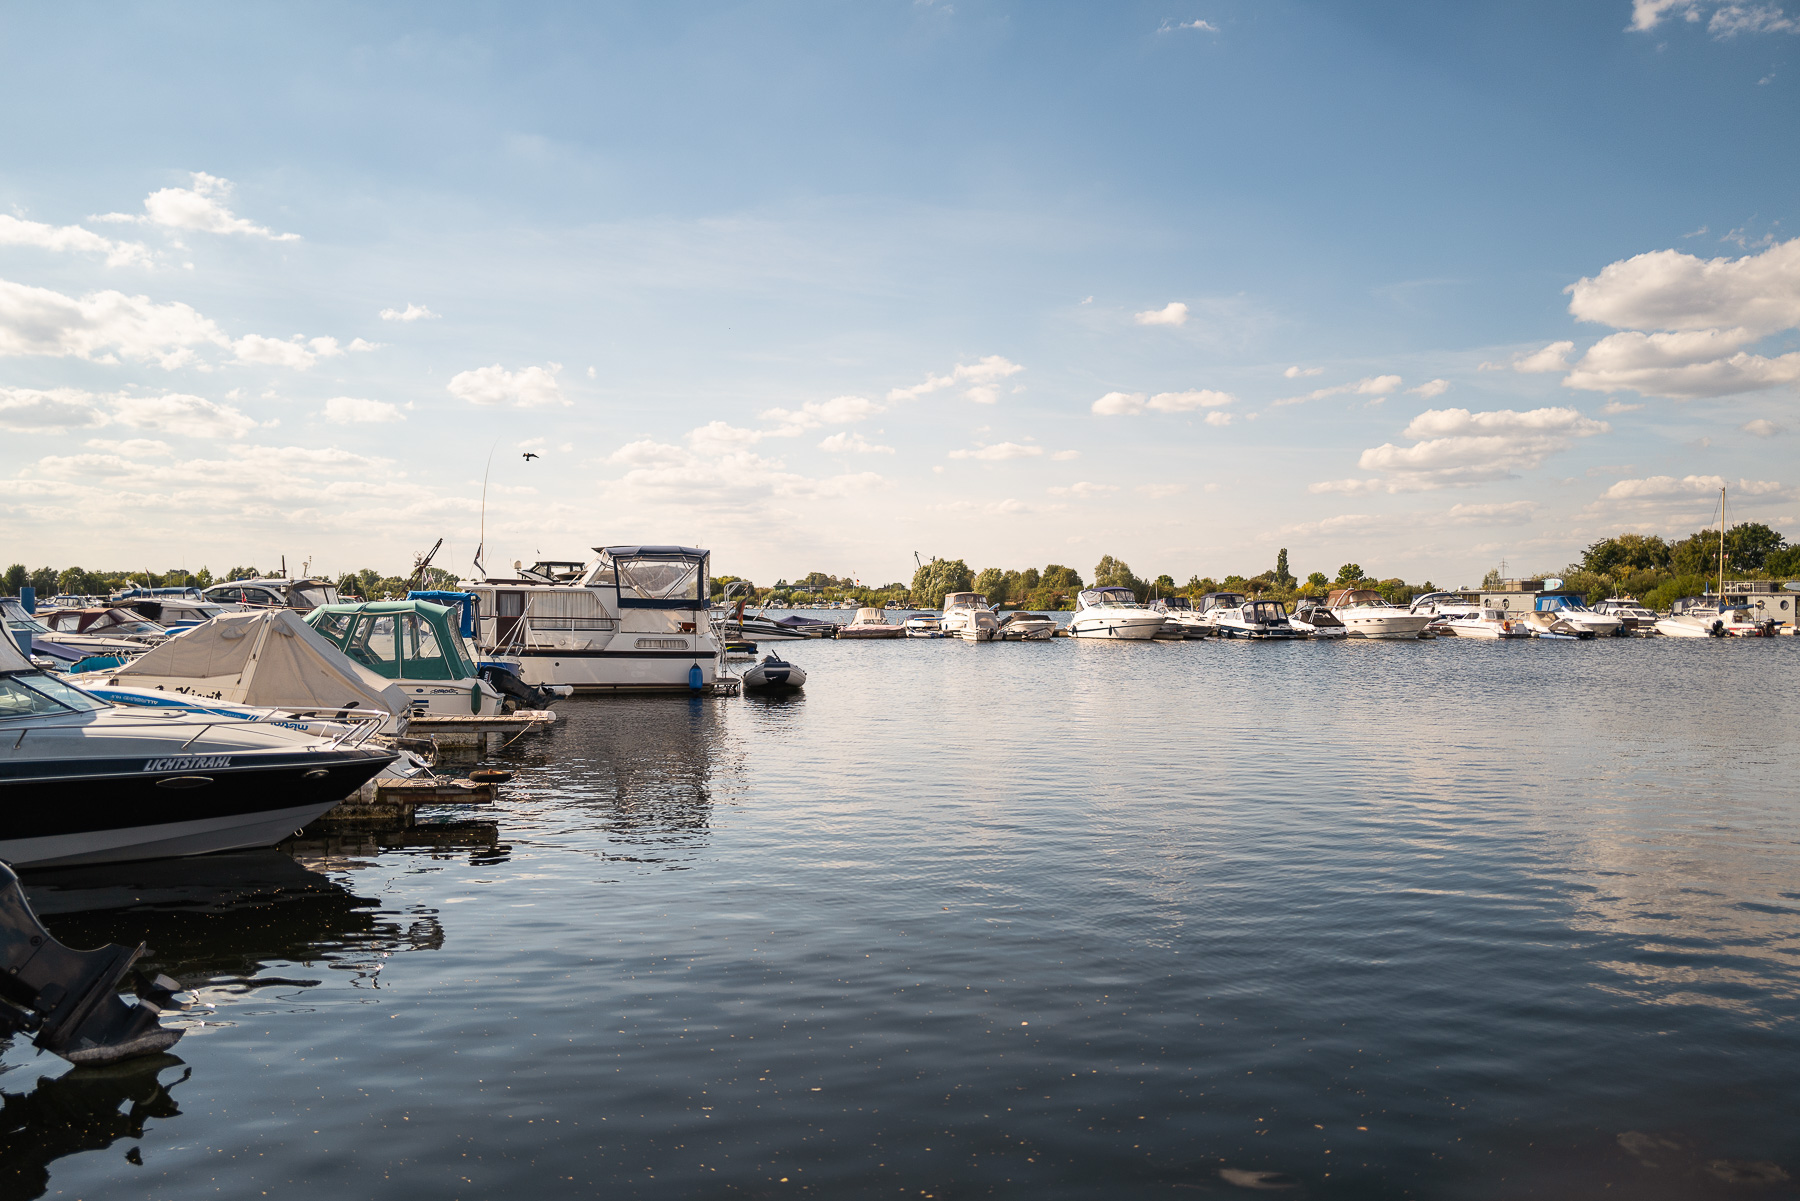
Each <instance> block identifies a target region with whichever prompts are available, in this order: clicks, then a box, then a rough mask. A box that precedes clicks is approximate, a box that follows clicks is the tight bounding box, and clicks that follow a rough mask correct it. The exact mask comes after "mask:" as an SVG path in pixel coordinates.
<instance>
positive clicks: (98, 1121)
mask: <svg viewBox="0 0 1800 1201" xmlns="http://www.w3.org/2000/svg"><path fill="white" fill-rule="evenodd" d="M176 1069H179V1074H178V1075H177V1074H175V1070H176ZM192 1074H193V1069H191V1068H189V1067H188V1066H187V1065H186V1064H185V1063H183V1062H182V1061H181V1059H180V1058H179V1057H177V1056H174V1055H170V1054H167V1053H164V1054H160V1055H143V1056H139V1057H138V1058H136V1059H126V1060H122V1061H120V1062H118V1063H113V1064H107V1065H104V1066H90V1067H78V1068H75V1069H74V1070H72V1071H69V1072H65V1073H64V1074H63V1075H61V1076H55V1077H51V1076H41V1077H39V1078H38V1080H37V1083H36V1084H35V1085H34V1086H33V1087H32V1088H31V1090H30V1091H29V1092H0V1196H6V1197H17V1198H30V1197H41V1196H43V1195H44V1194H45V1193H46V1192H47V1191H49V1188H50V1165H51V1164H52V1163H54V1162H55V1161H57V1160H59V1159H61V1158H62V1157H63V1156H65V1155H76V1154H79V1153H81V1152H83V1151H104V1150H106V1148H108V1147H110V1146H112V1145H113V1144H114V1143H116V1142H118V1141H119V1140H120V1139H134V1140H135V1139H141V1138H143V1137H144V1124H145V1123H146V1122H147V1121H149V1119H151V1118H173V1117H179V1116H180V1115H181V1108H180V1106H178V1105H177V1104H176V1103H175V1098H174V1097H173V1096H172V1095H171V1094H172V1093H173V1091H174V1089H175V1088H176V1086H177V1085H179V1084H181V1083H182V1082H183V1081H185V1080H186V1079H187V1078H188V1077H189V1076H190V1075H192ZM165 1076H166V1077H169V1079H167V1080H165V1079H164V1078H165ZM135 1156H137V1148H135V1147H133V1148H132V1149H131V1150H130V1151H128V1152H126V1158H128V1159H131V1160H132V1162H134V1163H139V1162H142V1160H141V1158H134V1157H135Z"/></svg>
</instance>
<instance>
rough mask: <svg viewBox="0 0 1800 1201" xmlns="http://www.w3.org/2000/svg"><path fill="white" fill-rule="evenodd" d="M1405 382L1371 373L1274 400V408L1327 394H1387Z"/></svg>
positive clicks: (1395, 377) (1395, 376)
mask: <svg viewBox="0 0 1800 1201" xmlns="http://www.w3.org/2000/svg"><path fill="white" fill-rule="evenodd" d="M1403 382H1405V381H1403V380H1402V379H1401V378H1400V377H1399V376H1397V375H1371V376H1367V377H1366V378H1363V379H1359V380H1357V381H1356V382H1355V383H1353V384H1335V385H1333V386H1332V387H1329V388H1315V389H1313V390H1312V391H1311V392H1308V393H1307V394H1306V395H1305V396H1289V397H1286V398H1285V399H1282V400H1278V401H1276V402H1274V404H1273V405H1272V406H1271V407H1273V408H1280V407H1281V406H1283V405H1297V404H1305V403H1306V402H1307V401H1309V400H1324V399H1325V398H1326V397H1327V396H1341V395H1343V394H1344V393H1352V394H1355V395H1358V396H1386V395H1387V394H1388V393H1390V392H1392V391H1393V390H1394V389H1395V388H1398V387H1399V386H1400V385H1401V384H1402V383H1403Z"/></svg>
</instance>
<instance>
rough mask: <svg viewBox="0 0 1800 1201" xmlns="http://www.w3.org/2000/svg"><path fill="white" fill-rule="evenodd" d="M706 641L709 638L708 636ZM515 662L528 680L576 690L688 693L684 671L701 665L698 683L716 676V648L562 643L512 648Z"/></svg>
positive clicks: (587, 691)
mask: <svg viewBox="0 0 1800 1201" xmlns="http://www.w3.org/2000/svg"><path fill="white" fill-rule="evenodd" d="M709 641H710V640H709ZM507 653H508V655H509V656H510V657H512V658H516V659H517V660H518V661H519V678H520V679H521V680H524V681H525V682H526V683H527V684H535V685H537V686H539V687H542V686H544V685H546V684H567V685H569V686H570V687H572V688H574V689H575V691H576V692H577V693H578V694H588V695H603V694H606V693H614V692H688V691H690V688H689V686H688V673H689V671H690V670H691V669H692V668H694V667H695V666H698V667H699V668H700V678H701V686H702V687H706V686H708V685H710V684H712V682H713V680H714V679H715V678H717V675H718V655H717V652H716V651H713V650H711V649H707V650H693V651H672V650H671V651H570V650H566V649H560V648H543V649H539V648H536V647H528V648H525V649H516V648H510V649H509V650H508V652H507Z"/></svg>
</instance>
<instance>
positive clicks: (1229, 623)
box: [1213, 600, 1306, 638]
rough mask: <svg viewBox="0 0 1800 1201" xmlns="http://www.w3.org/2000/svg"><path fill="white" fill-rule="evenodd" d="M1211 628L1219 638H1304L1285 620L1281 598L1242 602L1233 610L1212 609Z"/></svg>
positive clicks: (1286, 618)
mask: <svg viewBox="0 0 1800 1201" xmlns="http://www.w3.org/2000/svg"><path fill="white" fill-rule="evenodd" d="M1213 629H1214V630H1215V631H1216V632H1217V633H1218V635H1219V637H1221V638H1304V637H1305V636H1306V635H1305V634H1304V633H1303V632H1302V631H1300V630H1297V629H1295V628H1294V627H1293V626H1292V625H1290V624H1289V623H1288V614H1287V606H1286V605H1284V604H1282V603H1281V602H1280V601H1265V600H1258V601H1245V602H1244V603H1243V604H1241V605H1239V606H1238V607H1237V608H1235V609H1218V610H1215V611H1214V617H1213Z"/></svg>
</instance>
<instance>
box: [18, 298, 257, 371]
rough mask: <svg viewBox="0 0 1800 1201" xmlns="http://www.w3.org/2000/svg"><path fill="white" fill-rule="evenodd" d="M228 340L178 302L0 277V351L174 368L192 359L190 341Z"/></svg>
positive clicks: (220, 342) (218, 342)
mask: <svg viewBox="0 0 1800 1201" xmlns="http://www.w3.org/2000/svg"><path fill="white" fill-rule="evenodd" d="M205 345H217V346H225V345H229V341H228V339H227V338H226V337H225V335H224V333H223V332H222V331H220V329H219V327H218V326H217V325H216V324H214V323H213V322H212V321H211V320H209V319H208V318H206V317H202V316H201V315H200V314H199V313H197V312H195V311H194V310H193V309H191V308H189V307H188V306H187V305H185V304H181V303H180V302H178V301H177V302H170V303H168V304H156V303H154V302H152V301H151V300H150V298H149V297H147V296H127V295H125V294H124V293H123V292H114V291H105V292H95V293H92V294H91V295H88V296H83V297H81V298H80V299H76V298H74V297H70V296H64V295H63V294H62V293H60V292H53V291H51V290H50V289H48V288H34V287H31V286H29V285H27V284H16V283H13V282H11V281H9V280H0V355H49V356H53V357H58V358H62V357H69V356H73V357H76V358H83V359H93V360H95V361H98V362H102V363H110V362H115V361H116V360H115V359H114V357H113V352H116V353H117V354H120V355H123V356H125V357H126V358H129V359H139V360H154V361H156V362H158V363H160V364H161V365H162V366H163V367H165V368H167V369H169V370H174V369H175V368H176V367H180V366H182V365H183V364H185V363H189V362H192V361H193V359H194V357H195V356H194V351H193V349H192V348H193V347H195V346H205Z"/></svg>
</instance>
